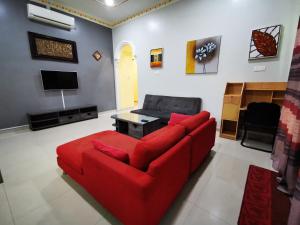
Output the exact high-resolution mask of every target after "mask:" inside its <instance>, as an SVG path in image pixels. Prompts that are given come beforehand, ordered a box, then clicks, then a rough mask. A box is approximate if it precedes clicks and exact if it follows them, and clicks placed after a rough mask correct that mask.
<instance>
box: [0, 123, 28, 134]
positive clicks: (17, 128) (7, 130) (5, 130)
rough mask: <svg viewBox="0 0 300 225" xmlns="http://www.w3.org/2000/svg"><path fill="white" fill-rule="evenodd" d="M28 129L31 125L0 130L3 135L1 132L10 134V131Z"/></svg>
mask: <svg viewBox="0 0 300 225" xmlns="http://www.w3.org/2000/svg"><path fill="white" fill-rule="evenodd" d="M28 127H29V125H28V124H25V125H21V126H16V127H8V128H2V129H0V133H1V132H9V131H11V130H19V129H25V128H28Z"/></svg>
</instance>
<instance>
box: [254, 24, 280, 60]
mask: <svg viewBox="0 0 300 225" xmlns="http://www.w3.org/2000/svg"><path fill="white" fill-rule="evenodd" d="M280 32H281V25H275V26H270V27H264V28H260V29H256V30H253V31H252V35H251V42H250V49H249V60H255V59H265V58H273V57H277V55H278V49H279V44H280Z"/></svg>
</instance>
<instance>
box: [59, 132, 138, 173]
mask: <svg viewBox="0 0 300 225" xmlns="http://www.w3.org/2000/svg"><path fill="white" fill-rule="evenodd" d="M95 139H97V140H100V141H101V142H102V143H104V144H105V145H108V146H111V147H114V148H118V149H122V150H123V151H125V152H127V153H128V155H129V158H130V155H131V154H132V152H133V150H134V149H135V146H136V144H137V142H138V140H137V139H135V138H132V137H129V136H127V135H124V134H121V133H118V132H116V131H103V132H99V133H96V134H92V135H89V136H86V137H83V138H80V139H77V140H74V141H71V142H68V143H66V144H63V145H60V146H58V147H57V149H56V153H57V156H58V158H59V160H60V161H62V162H64V163H65V164H66V165H68V166H69V167H70V168H72V169H73V170H75V171H76V172H78V173H81V174H82V173H83V169H82V153H83V152H84V151H87V150H93V151H94V150H95V149H94V146H93V144H92V140H95ZM116 140H117V141H116Z"/></svg>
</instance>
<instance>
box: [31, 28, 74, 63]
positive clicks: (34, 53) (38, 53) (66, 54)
mask: <svg viewBox="0 0 300 225" xmlns="http://www.w3.org/2000/svg"><path fill="white" fill-rule="evenodd" d="M28 39H29V45H30V52H31V57H32V59H41V60H55V61H62V62H72V63H78V55H77V46H76V42H75V41H70V40H65V39H62V38H56V37H52V36H47V35H43V34H38V33H34V32H30V31H28Z"/></svg>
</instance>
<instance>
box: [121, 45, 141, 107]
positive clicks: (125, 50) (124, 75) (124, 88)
mask: <svg viewBox="0 0 300 225" xmlns="http://www.w3.org/2000/svg"><path fill="white" fill-rule="evenodd" d="M118 75H119V76H118V82H119V83H118V88H119V91H118V92H119V100H120V108H121V109H123V108H129V107H133V106H134V105H135V104H136V103H137V102H138V81H137V64H136V60H135V58H134V55H133V51H132V48H131V46H130V45H124V46H123V47H122V48H121V51H120V60H119V62H118Z"/></svg>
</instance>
